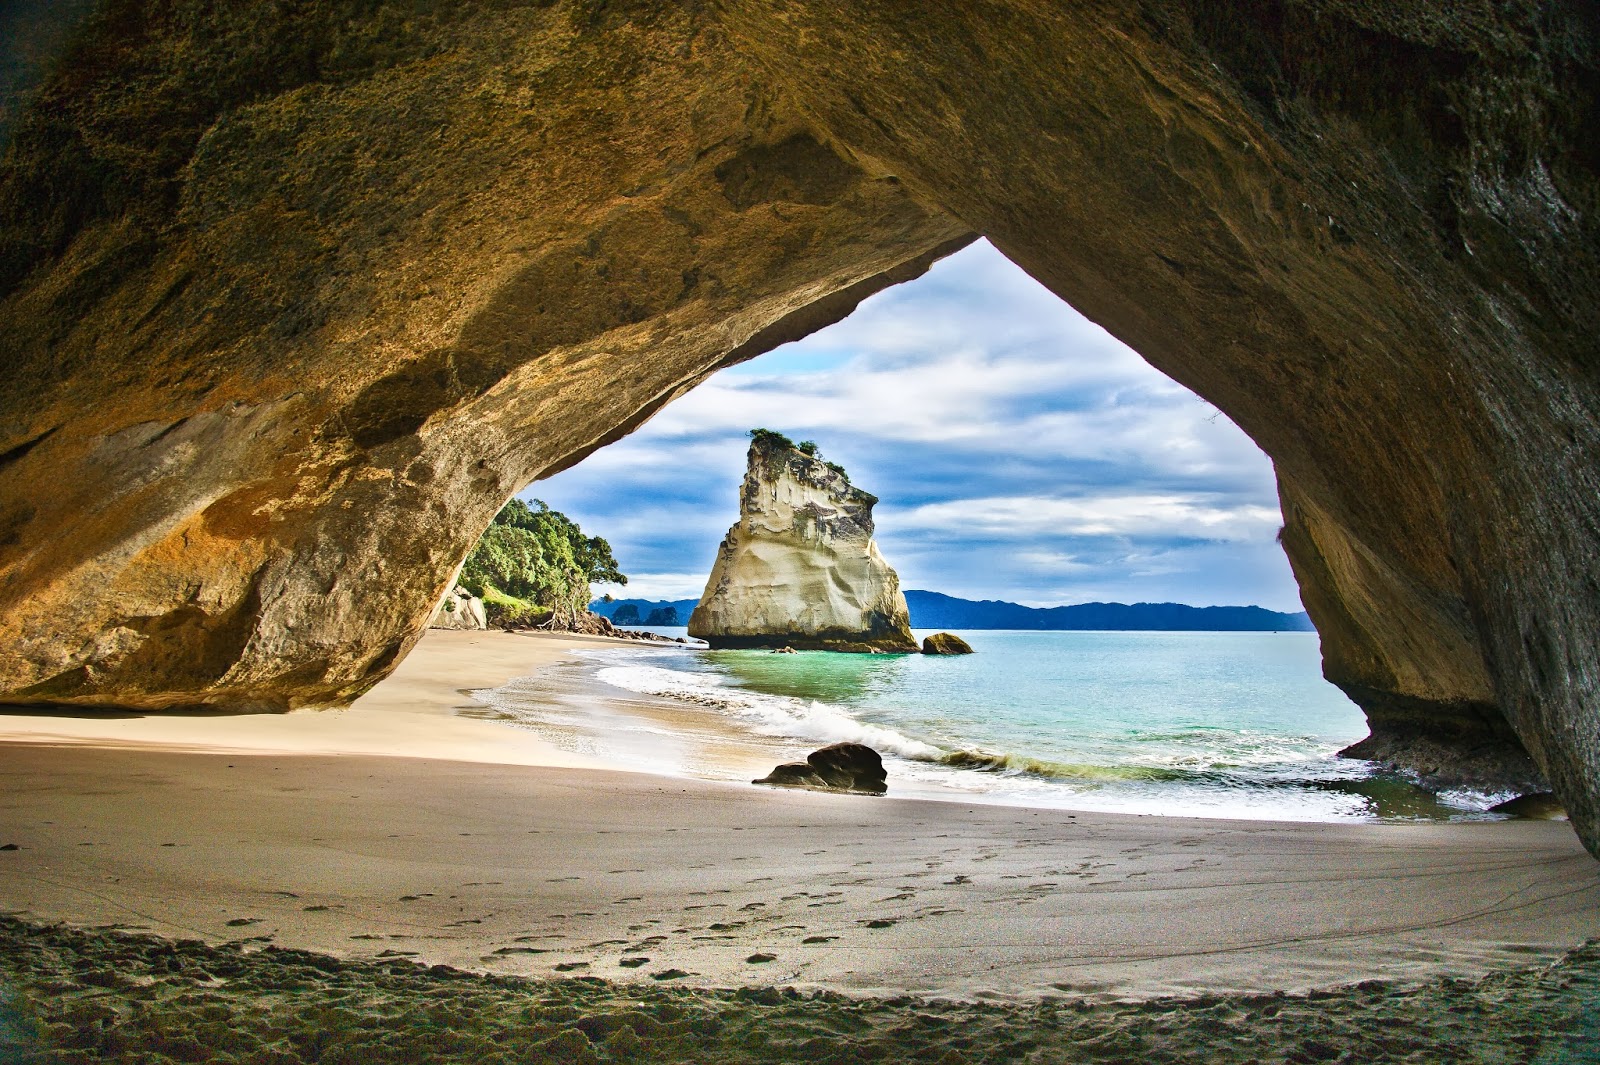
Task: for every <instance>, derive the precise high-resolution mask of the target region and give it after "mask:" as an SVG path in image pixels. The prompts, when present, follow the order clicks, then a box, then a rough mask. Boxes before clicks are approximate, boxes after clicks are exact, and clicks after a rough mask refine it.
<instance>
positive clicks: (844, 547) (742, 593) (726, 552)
mask: <svg viewBox="0 0 1600 1065" xmlns="http://www.w3.org/2000/svg"><path fill="white" fill-rule="evenodd" d="M752 436H753V439H752V441H751V444H750V454H749V465H748V468H747V469H746V471H745V476H744V485H743V487H742V488H741V489H740V493H739V521H738V523H737V524H735V525H734V526H733V528H731V529H729V530H728V535H727V536H725V537H723V540H722V546H721V548H719V549H718V551H717V561H716V564H715V565H714V566H713V567H712V570H711V577H710V579H709V580H707V582H706V590H705V594H703V595H702V596H701V597H700V603H699V605H698V606H696V607H695V609H694V613H692V614H690V615H689V635H690V636H697V637H699V638H700V639H702V640H705V641H706V642H707V643H709V644H710V645H711V646H712V647H722V648H726V647H785V646H787V647H795V648H799V649H802V650H824V651H854V652H859V653H869V652H875V651H888V652H896V653H902V652H903V653H911V652H915V651H916V650H917V642H916V640H914V639H913V638H912V636H911V615H910V612H909V611H908V610H907V609H906V597H905V596H904V595H903V594H902V593H901V591H900V578H899V577H898V576H896V575H895V572H894V570H893V569H892V568H890V566H889V564H888V563H887V562H885V561H884V560H883V556H882V555H880V554H879V553H878V546H877V544H876V543H874V542H873V539H872V507H873V504H875V503H877V502H878V499H877V497H876V496H874V495H871V494H869V493H867V492H863V491H862V490H861V489H859V488H857V487H855V486H854V485H852V484H851V483H850V478H849V477H848V476H847V475H846V474H845V472H844V470H843V469H842V468H840V467H839V466H836V465H833V464H832V463H828V462H824V461H823V460H822V459H821V457H819V456H818V455H816V454H815V449H814V448H813V447H811V446H810V445H802V446H804V447H806V448H807V450H801V448H798V447H796V446H795V445H794V444H793V443H792V442H791V441H790V440H789V439H788V438H787V437H785V436H783V435H781V434H779V433H769V432H766V431H764V430H758V431H757V432H755V433H754V434H752Z"/></svg>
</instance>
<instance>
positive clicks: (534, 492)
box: [519, 241, 1300, 610]
mask: <svg viewBox="0 0 1600 1065" xmlns="http://www.w3.org/2000/svg"><path fill="white" fill-rule="evenodd" d="M758 425H759V426H764V427H766V428H770V429H777V430H780V431H782V432H785V433H787V434H789V435H790V436H791V437H793V438H794V439H796V440H801V439H812V440H815V441H817V443H818V444H819V445H820V446H821V449H822V452H823V454H824V455H825V456H826V457H828V458H829V459H832V460H833V461H836V462H839V463H842V464H843V465H844V466H845V468H846V469H848V470H849V471H850V475H851V479H852V480H853V481H854V482H855V483H856V484H857V485H859V486H860V487H862V488H864V489H866V490H867V491H869V492H872V493H873V494H874V495H876V496H878V497H879V499H880V500H881V502H880V503H879V504H878V507H877V509H876V512H875V517H876V520H877V527H878V531H877V537H878V545H879V548H880V549H881V550H882V551H883V554H884V557H885V558H887V559H888V560H889V564H890V565H892V566H894V567H895V569H896V570H898V571H899V573H900V579H901V584H902V586H903V587H906V588H928V589H932V590H934V591H940V592H946V593H948V594H950V595H957V596H961V597H963V598H968V599H1009V600H1011V601H1013V602H1019V603H1026V604H1029V605H1034V606H1053V605H1056V604H1060V603H1081V602H1090V601H1095V600H1100V601H1119V602H1137V601H1151V602H1163V601H1172V602H1182V603H1191V604H1194V605H1197V606H1207V605H1240V604H1252V603H1253V604H1258V605H1261V606H1266V607H1270V608H1273V609H1277V610H1299V609H1300V601H1299V597H1298V595H1297V593H1296V591H1295V586H1294V581H1293V578H1292V577H1291V576H1290V573H1289V566H1288V563H1287V562H1286V561H1285V559H1284V557H1283V553H1282V551H1281V549H1280V548H1279V547H1278V545H1277V543H1276V541H1275V537H1276V534H1277V532H1278V527H1279V525H1280V524H1281V522H1282V519H1281V515H1280V513H1279V509H1278V499H1277V493H1276V490H1275V488H1274V485H1273V478H1272V468H1271V465H1270V464H1269V463H1268V461H1267V458H1266V456H1265V455H1263V454H1262V453H1261V451H1260V450H1259V449H1258V448H1256V446H1255V445H1254V444H1253V443H1252V442H1251V441H1250V439H1249V438H1248V437H1246V436H1245V435H1244V433H1242V432H1241V431H1240V430H1239V429H1238V428H1237V427H1236V426H1234V424H1233V423H1232V422H1230V421H1229V420H1228V419H1227V417H1226V416H1224V415H1222V414H1221V413H1220V412H1218V411H1217V409H1216V408H1215V407H1212V406H1211V405H1210V404H1208V403H1206V402H1205V401H1204V400H1201V399H1200V398H1199V397H1197V396H1195V395H1194V394H1193V393H1192V392H1190V391H1188V390H1187V389H1185V388H1183V387H1182V386H1181V385H1178V384H1176V383H1175V382H1173V381H1171V380H1169V379H1167V378H1166V377H1164V376H1162V375H1161V374H1160V373H1158V372H1157V371H1155V370H1154V369H1152V368H1151V367H1150V366H1148V365H1147V364H1146V363H1145V362H1144V361H1143V360H1141V359H1140V358H1139V357H1138V356H1137V355H1135V354H1134V353H1133V352H1132V351H1131V350H1130V349H1129V348H1127V347H1125V346H1124V345H1122V344H1121V343H1119V342H1118V341H1116V340H1115V339H1113V338H1112V337H1111V336H1110V335H1109V334H1107V333H1106V332H1105V331H1104V330H1102V329H1101V328H1100V327H1098V326H1096V325H1094V324H1093V323H1092V322H1090V321H1088V320H1087V319H1086V318H1084V317H1083V316H1082V315H1080V314H1078V313H1077V312H1076V311H1074V310H1073V309H1072V308H1071V307H1069V306H1067V305H1066V304H1065V303H1063V302H1061V300H1059V299H1057V298H1056V297H1055V296H1054V295H1052V294H1051V293H1050V292H1048V291H1047V290H1045V289H1044V288H1043V287H1041V286H1040V285H1039V284H1038V283H1037V282H1035V281H1034V280H1033V279H1032V278H1030V277H1028V276H1027V275H1026V274H1024V273H1023V272H1022V271H1021V270H1020V269H1018V268H1017V267H1016V266H1014V265H1012V264H1011V263H1010V262H1009V261H1008V260H1007V259H1006V258H1005V257H1004V256H1002V255H1001V254H1000V253H999V252H997V251H995V250H994V249H993V248H992V247H990V246H989V244H988V243H987V242H983V241H980V242H979V243H977V244H975V245H973V246H971V247H969V248H967V249H965V250H964V251H961V252H958V253H957V254H955V255H953V256H951V257H949V258H947V259H945V260H943V261H941V262H939V263H937V264H935V265H934V267H933V269H932V270H930V271H929V272H928V274H927V275H926V276H924V277H922V278H920V279H918V280H916V281H912V282H909V283H907V284H904V285H900V286H897V287H895V288H892V289H889V290H887V291H885V292H882V293H879V294H878V295H876V296H873V297H872V298H871V299H869V300H867V301H866V302H865V303H863V304H862V305H861V306H860V307H859V308H857V310H856V312H855V313H854V314H852V315H851V316H850V317H849V318H847V319H846V320H845V321H843V322H840V323H838V324H837V325H834V326H832V327H830V328H828V329H825V330H823V331H821V332H819V333H816V334H813V335H812V336H809V337H807V338H806V339H804V340H801V341H799V342H797V343H794V344H788V345H785V346H784V347H782V348H779V349H777V350H776V351H773V352H770V353H769V354H767V355H763V356H761V357H760V358H758V359H754V360H752V361H750V362H747V363H744V364H743V365H740V366H736V367H732V368H730V369H727V370H724V371H722V372H721V373H719V374H717V375H716V376H715V377H713V378H712V379H711V380H709V381H707V382H706V383H704V384H703V385H701V386H700V387H699V388H697V389H695V391H694V392H692V393H690V394H689V395H687V396H685V397H684V398H682V399H680V400H678V401H677V402H676V403H674V404H672V405H671V406H669V407H667V408H666V409H665V410H663V411H662V412H660V413H659V414H657V415H656V417H655V418H654V419H652V420H651V421H650V422H649V423H648V424H646V425H645V426H644V427H643V428H641V429H640V430H639V431H637V432H635V433H634V434H633V435H632V436H629V437H627V438H626V439H623V440H620V441H618V442H617V443H615V444H612V445H611V446H610V447H607V448H605V449H603V450H601V451H598V452H596V453H595V454H594V455H592V456H590V457H589V458H588V459H586V460H584V461H583V462H582V463H580V464H579V465H577V466H575V467H573V468H572V469H570V470H567V471H565V472H563V473H560V474H557V475H556V476H554V477H551V478H549V479H548V480H544V481H539V482H537V483H535V484H533V485H531V486H529V488H528V489H527V490H526V491H524V492H522V493H519V494H520V495H522V496H523V497H524V498H534V497H537V498H540V499H543V500H545V501H546V502H548V503H549V504H550V505H551V506H553V507H555V508H556V509H557V510H561V511H564V512H566V513H567V514H569V515H570V516H572V517H573V518H574V519H575V520H576V521H577V522H578V523H579V524H580V525H582V526H583V528H584V530H585V531H586V532H588V533H589V534H590V535H599V536H604V537H605V538H606V539H608V540H609V541H610V542H611V545H612V548H613V550H614V551H615V553H616V556H617V561H618V563H619V564H620V565H621V567H622V571H623V572H624V573H626V574H628V575H629V577H630V581H629V584H628V587H627V589H626V591H623V590H621V589H618V588H614V587H607V586H596V592H597V593H598V592H602V591H612V592H614V593H620V594H623V595H628V596H638V597H641V598H648V599H684V598H692V597H695V596H698V595H699V594H700V592H701V591H702V590H703V588H704V585H705V578H706V574H707V573H708V572H709V570H710V568H711V562H712V559H713V557H714V556H715V554H716V549H717V544H718V543H719V542H720V541H721V539H722V535H723V533H725V532H726V531H727V529H728V526H729V525H731V524H732V523H733V522H734V520H735V519H736V518H737V516H738V486H739V481H740V478H741V477H742V476H743V474H744V461H745V448H746V445H747V443H748V441H747V439H746V436H745V433H746V431H747V430H748V429H750V428H751V427H753V426H758Z"/></svg>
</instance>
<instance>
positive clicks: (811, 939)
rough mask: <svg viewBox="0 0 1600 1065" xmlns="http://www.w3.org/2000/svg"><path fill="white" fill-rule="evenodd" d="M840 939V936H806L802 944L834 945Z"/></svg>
mask: <svg viewBox="0 0 1600 1065" xmlns="http://www.w3.org/2000/svg"><path fill="white" fill-rule="evenodd" d="M838 938H839V937H838V936H806V937H805V938H804V939H802V940H801V941H800V942H802V943H832V942H833V941H834V940H835V939H838Z"/></svg>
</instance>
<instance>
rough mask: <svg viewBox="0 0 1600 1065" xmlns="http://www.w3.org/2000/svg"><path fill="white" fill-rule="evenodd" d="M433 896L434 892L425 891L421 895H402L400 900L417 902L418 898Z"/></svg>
mask: <svg viewBox="0 0 1600 1065" xmlns="http://www.w3.org/2000/svg"><path fill="white" fill-rule="evenodd" d="M431 898H433V892H431V891H424V892H422V893H421V894H419V895H401V896H400V901H401V902H416V901H417V900H418V899H431Z"/></svg>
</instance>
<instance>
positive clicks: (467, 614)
mask: <svg viewBox="0 0 1600 1065" xmlns="http://www.w3.org/2000/svg"><path fill="white" fill-rule="evenodd" d="M488 627H489V616H488V614H487V613H485V612H484V609H483V600H482V599H479V598H478V597H477V596H475V595H473V594H472V593H471V592H469V591H467V590H466V589H465V588H463V587H461V586H460V585H459V584H458V585H456V586H455V587H454V588H452V589H450V591H449V592H448V593H447V594H446V595H445V597H444V599H443V600H441V601H440V603H439V606H438V608H437V609H436V610H434V612H433V618H432V620H430V621H429V622H428V628H430V629H467V630H480V629H487V628H488Z"/></svg>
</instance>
